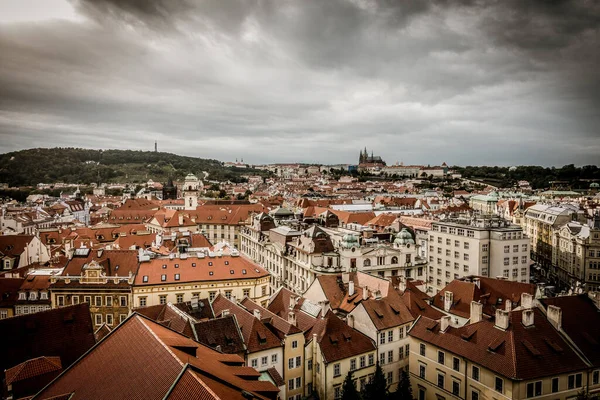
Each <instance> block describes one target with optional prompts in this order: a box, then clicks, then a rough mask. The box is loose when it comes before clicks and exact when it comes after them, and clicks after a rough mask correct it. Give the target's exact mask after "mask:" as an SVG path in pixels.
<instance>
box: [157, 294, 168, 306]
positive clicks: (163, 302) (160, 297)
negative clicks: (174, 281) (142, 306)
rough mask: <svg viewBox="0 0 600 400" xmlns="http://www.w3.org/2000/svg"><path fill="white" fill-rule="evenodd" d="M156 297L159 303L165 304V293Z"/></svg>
mask: <svg viewBox="0 0 600 400" xmlns="http://www.w3.org/2000/svg"><path fill="white" fill-rule="evenodd" d="M158 298H159V303H160V304H167V295H166V294H164V295H161V296H158Z"/></svg>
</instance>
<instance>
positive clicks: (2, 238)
mask: <svg viewBox="0 0 600 400" xmlns="http://www.w3.org/2000/svg"><path fill="white" fill-rule="evenodd" d="M34 237H35V236H33V235H0V255H3V256H8V257H19V256H20V255H21V254H22V253H23V251H24V250H25V247H27V245H28V244H29V243H30V242H31V241H32V240H33V238H34Z"/></svg>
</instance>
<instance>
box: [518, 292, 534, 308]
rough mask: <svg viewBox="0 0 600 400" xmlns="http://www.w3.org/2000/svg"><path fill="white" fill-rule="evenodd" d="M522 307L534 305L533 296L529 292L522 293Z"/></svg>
mask: <svg viewBox="0 0 600 400" xmlns="http://www.w3.org/2000/svg"><path fill="white" fill-rule="evenodd" d="M521 307H523V308H526V309H527V308H531V307H533V296H532V295H530V294H529V293H521Z"/></svg>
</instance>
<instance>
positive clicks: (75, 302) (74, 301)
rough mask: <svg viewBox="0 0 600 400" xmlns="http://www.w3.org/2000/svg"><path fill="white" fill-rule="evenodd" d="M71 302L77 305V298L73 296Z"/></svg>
mask: <svg viewBox="0 0 600 400" xmlns="http://www.w3.org/2000/svg"><path fill="white" fill-rule="evenodd" d="M71 302H73V304H79V296H73V298H72V299H71Z"/></svg>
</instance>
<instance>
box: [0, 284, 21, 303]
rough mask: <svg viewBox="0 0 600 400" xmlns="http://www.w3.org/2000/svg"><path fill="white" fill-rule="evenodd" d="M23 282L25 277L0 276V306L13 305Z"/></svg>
mask: <svg viewBox="0 0 600 400" xmlns="http://www.w3.org/2000/svg"><path fill="white" fill-rule="evenodd" d="M23 282H25V279H22V278H0V307H2V308H11V307H14V305H15V303H16V301H17V298H18V297H19V289H20V287H21V286H22V285H23Z"/></svg>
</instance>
